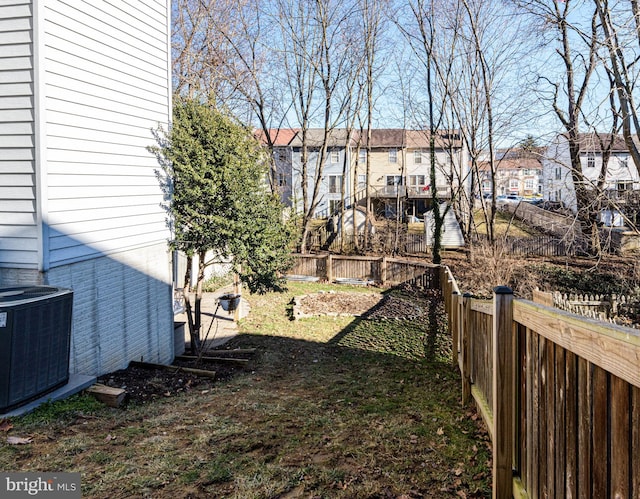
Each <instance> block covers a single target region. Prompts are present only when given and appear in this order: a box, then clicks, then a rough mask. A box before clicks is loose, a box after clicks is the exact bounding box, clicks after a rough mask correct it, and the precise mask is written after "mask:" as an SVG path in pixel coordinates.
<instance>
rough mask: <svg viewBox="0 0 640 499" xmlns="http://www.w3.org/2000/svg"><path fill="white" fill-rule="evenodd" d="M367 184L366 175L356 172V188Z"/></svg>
mask: <svg viewBox="0 0 640 499" xmlns="http://www.w3.org/2000/svg"><path fill="white" fill-rule="evenodd" d="M366 186H367V175H366V174H358V189H364V188H365V187H366Z"/></svg>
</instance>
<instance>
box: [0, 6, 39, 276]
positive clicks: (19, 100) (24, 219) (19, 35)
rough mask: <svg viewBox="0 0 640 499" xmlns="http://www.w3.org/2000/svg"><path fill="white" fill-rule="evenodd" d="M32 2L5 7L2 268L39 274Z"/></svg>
mask: <svg viewBox="0 0 640 499" xmlns="http://www.w3.org/2000/svg"><path fill="white" fill-rule="evenodd" d="M31 9H32V6H31V1H30V0H14V1H9V2H3V4H2V5H0V176H1V177H2V182H0V236H1V237H0V268H15V267H20V268H25V269H31V270H33V271H34V273H33V275H35V276H37V269H38V260H39V252H38V248H39V232H38V224H37V210H36V177H35V173H36V171H35V149H34V147H35V134H34V127H35V117H34V115H35V109H34V105H33V101H34V93H33V86H34V74H33V63H34V59H33V49H32V42H33V38H34V31H33V19H32V15H31Z"/></svg>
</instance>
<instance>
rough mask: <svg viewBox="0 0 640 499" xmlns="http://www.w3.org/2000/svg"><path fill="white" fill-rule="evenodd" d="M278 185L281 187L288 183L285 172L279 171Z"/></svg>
mask: <svg viewBox="0 0 640 499" xmlns="http://www.w3.org/2000/svg"><path fill="white" fill-rule="evenodd" d="M278 185H279V186H280V187H284V186H285V185H287V176H286V175H285V174H284V173H278Z"/></svg>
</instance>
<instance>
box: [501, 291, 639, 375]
mask: <svg viewBox="0 0 640 499" xmlns="http://www.w3.org/2000/svg"><path fill="white" fill-rule="evenodd" d="M513 317H514V320H515V321H516V322H518V323H520V324H522V325H524V326H526V327H529V328H532V329H534V330H535V331H537V332H538V333H539V334H541V335H543V336H545V337H546V338H548V339H549V340H551V341H553V342H554V343H556V344H558V345H560V346H562V347H563V348H566V349H567V350H570V351H572V352H573V353H575V354H577V355H579V356H580V357H582V358H585V359H587V360H588V361H589V362H592V363H593V364H595V365H597V366H600V367H602V368H603V369H605V370H607V371H609V372H611V373H612V374H614V375H616V376H619V377H621V378H622V379H624V380H626V381H628V382H629V383H631V384H633V385H635V386H639V387H640V369H638V362H640V336H639V335H638V332H637V331H635V330H632V329H630V328H622V327H619V326H613V325H611V326H609V325H606V324H602V323H597V322H596V321H588V320H585V319H581V318H580V317H577V316H575V315H573V314H569V313H567V312H564V311H561V310H556V309H550V308H548V307H544V306H542V305H537V304H535V303H533V302H529V301H526V300H518V301H516V302H514V312H513Z"/></svg>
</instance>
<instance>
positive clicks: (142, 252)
mask: <svg viewBox="0 0 640 499" xmlns="http://www.w3.org/2000/svg"><path fill="white" fill-rule="evenodd" d="M170 268H171V267H170V255H169V253H168V251H167V248H166V244H159V245H155V246H150V247H144V248H138V249H136V250H130V251H127V252H125V253H122V254H116V255H110V256H108V257H107V256H105V257H101V258H95V259H92V260H87V261H83V262H78V263H73V264H69V265H64V266H61V267H56V268H54V269H51V270H50V271H49V272H47V273H45V274H39V273H37V272H35V273H34V272H33V271H29V270H24V271H21V270H20V269H0V285H2V286H11V285H17V284H21V285H22V284H48V285H52V286H60V287H64V288H71V289H72V290H73V292H74V296H73V324H72V337H71V356H70V366H69V371H70V373H72V374H73V373H81V374H91V375H101V374H105V373H108V372H112V371H115V370H118V369H121V368H124V367H126V366H127V365H128V363H129V361H131V360H144V361H149V362H158V363H166V362H170V361H171V360H173V356H174V331H173V310H172V290H171V273H170Z"/></svg>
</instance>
